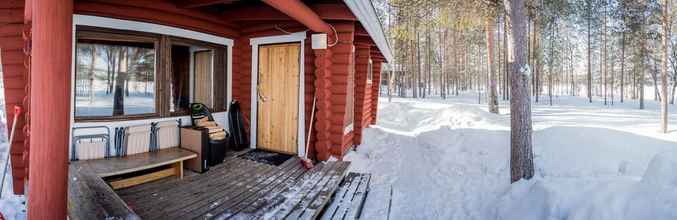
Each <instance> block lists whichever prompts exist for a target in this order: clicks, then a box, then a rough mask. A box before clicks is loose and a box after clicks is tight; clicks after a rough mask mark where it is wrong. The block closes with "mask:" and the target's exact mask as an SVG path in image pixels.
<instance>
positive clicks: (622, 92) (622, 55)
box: [621, 19, 625, 103]
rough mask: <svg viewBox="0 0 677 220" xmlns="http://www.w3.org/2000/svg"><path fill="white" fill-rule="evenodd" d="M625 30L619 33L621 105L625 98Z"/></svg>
mask: <svg viewBox="0 0 677 220" xmlns="http://www.w3.org/2000/svg"><path fill="white" fill-rule="evenodd" d="M623 20H624V21H625V19H623ZM624 80H625V30H623V32H621V103H623V99H624V98H625V89H624V86H625V81H624Z"/></svg>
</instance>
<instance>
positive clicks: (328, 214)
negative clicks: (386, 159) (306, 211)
mask: <svg viewBox="0 0 677 220" xmlns="http://www.w3.org/2000/svg"><path fill="white" fill-rule="evenodd" d="M346 180H351V181H350V182H344V183H343V184H342V185H341V189H340V190H339V191H342V189H345V193H344V195H343V196H342V197H340V196H341V195H340V194H337V195H336V196H335V197H334V200H333V201H332V203H331V205H330V206H329V208H328V209H327V210H326V211H325V212H324V214H323V216H322V217H321V218H320V219H321V220H344V219H357V217H358V216H359V214H360V212H361V208H362V206H363V205H364V202H365V199H366V195H367V192H368V189H369V182H370V180H371V175H370V174H361V173H349V174H348V177H347V178H346Z"/></svg>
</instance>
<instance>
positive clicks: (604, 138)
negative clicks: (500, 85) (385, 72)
mask: <svg viewBox="0 0 677 220" xmlns="http://www.w3.org/2000/svg"><path fill="white" fill-rule="evenodd" d="M482 101H483V104H477V95H476V94H464V95H462V96H460V97H452V98H450V99H448V100H440V99H439V98H431V99H426V100H415V99H398V98H394V99H393V101H392V102H391V103H389V102H388V100H387V99H384V98H381V100H380V103H379V116H378V123H377V125H376V126H373V127H372V128H369V129H366V130H365V131H364V138H363V144H362V145H361V146H359V147H358V149H357V151H356V152H350V153H349V154H348V156H347V160H350V161H353V165H352V168H351V169H352V170H353V171H362V172H371V173H372V175H373V177H372V187H371V190H372V191H371V192H370V194H369V197H368V199H367V204H366V205H365V209H364V213H363V217H364V219H520V220H521V219H535V220H536V219H538V220H541V219H543V220H551V219H571V220H577V219H591V220H592V219H595V220H597V219H610V220H616V219H677V153H675V151H677V115H676V114H675V113H677V106H675V105H671V106H670V108H672V110H671V114H670V121H671V123H670V124H669V127H670V130H672V132H670V133H669V134H662V133H660V132H658V130H659V110H658V109H659V107H658V103H656V102H654V101H647V103H646V107H647V110H638V109H637V108H638V106H639V104H638V103H637V102H635V101H629V102H626V103H623V104H620V103H618V101H616V103H615V105H614V106H603V105H602V104H601V103H600V102H599V100H595V103H588V102H587V100H586V99H584V98H579V97H559V98H557V99H556V100H555V102H554V105H553V106H548V105H547V102H545V101H547V99H546V98H544V97H542V98H541V103H538V104H535V105H534V106H533V121H534V124H533V125H534V136H533V138H534V154H535V155H534V157H535V166H536V177H535V178H533V179H532V180H530V181H520V182H517V183H515V184H512V185H511V184H510V168H509V156H510V150H509V149H510V136H509V135H510V131H509V126H510V115H509V109H508V103H507V102H501V111H500V112H501V114H500V115H494V114H490V113H488V112H487V108H486V104H485V103H486V102H484V101H485V100H482ZM390 198H392V200H390Z"/></svg>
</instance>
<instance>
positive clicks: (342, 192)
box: [321, 173, 362, 220]
mask: <svg viewBox="0 0 677 220" xmlns="http://www.w3.org/2000/svg"><path fill="white" fill-rule="evenodd" d="M361 179H362V176H361V175H358V174H356V173H349V174H348V175H347V176H346V178H345V180H344V182H343V183H341V185H340V186H339V190H338V192H336V195H335V196H334V200H333V201H332V203H331V204H330V205H329V207H327V209H325V211H324V215H323V216H322V217H321V220H331V219H332V218H333V216H334V214H335V213H336V212H337V210H338V208H339V205H341V204H342V203H343V202H344V201H346V197H348V195H352V194H354V191H350V190H351V189H352V190H357V186H355V187H352V186H353V184H354V185H359V184H360V180H361Z"/></svg>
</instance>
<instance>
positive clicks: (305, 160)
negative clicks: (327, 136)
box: [301, 95, 317, 170]
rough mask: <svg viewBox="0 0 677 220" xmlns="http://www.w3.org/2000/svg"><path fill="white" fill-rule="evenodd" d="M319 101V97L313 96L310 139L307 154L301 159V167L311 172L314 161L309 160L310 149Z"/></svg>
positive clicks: (309, 130)
mask: <svg viewBox="0 0 677 220" xmlns="http://www.w3.org/2000/svg"><path fill="white" fill-rule="evenodd" d="M316 101H317V95H315V96H313V110H312V111H310V127H308V137H307V138H306V153H305V154H304V155H303V158H301V165H303V167H305V168H306V170H310V169H311V168H313V161H312V160H310V159H308V148H310V137H311V136H310V135H311V134H312V133H313V122H314V121H315V120H314V119H315V102H316Z"/></svg>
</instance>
